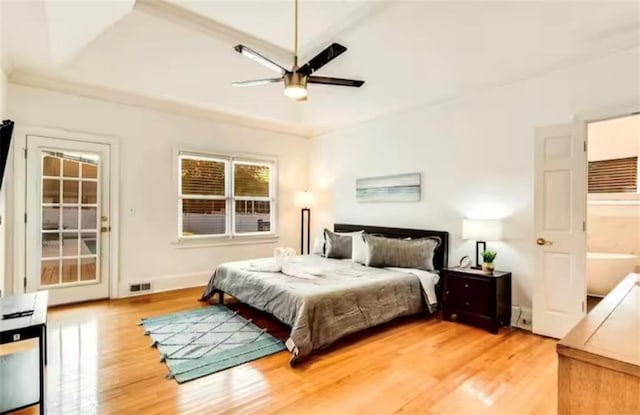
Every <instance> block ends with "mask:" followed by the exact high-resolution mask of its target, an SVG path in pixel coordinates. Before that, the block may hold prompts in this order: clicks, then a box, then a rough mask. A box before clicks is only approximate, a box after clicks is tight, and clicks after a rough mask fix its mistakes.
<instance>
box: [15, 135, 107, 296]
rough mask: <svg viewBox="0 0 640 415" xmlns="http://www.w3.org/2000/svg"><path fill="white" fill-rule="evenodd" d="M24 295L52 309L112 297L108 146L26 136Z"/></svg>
mask: <svg viewBox="0 0 640 415" xmlns="http://www.w3.org/2000/svg"><path fill="white" fill-rule="evenodd" d="M26 149H27V153H26V154H27V157H26V159H27V160H26V179H27V180H26V217H25V220H26V278H25V291H26V292H33V291H37V290H41V289H46V290H49V303H50V305H58V304H66V303H73V302H81V301H87V300H94V299H100V298H108V297H109V286H110V285H109V284H110V278H111V275H110V274H111V272H110V271H111V270H110V266H109V265H110V262H111V261H110V251H111V250H110V238H109V232H110V231H111V228H110V224H109V218H110V211H109V209H110V197H111V195H110V179H111V177H110V169H109V167H110V156H111V149H110V146H109V145H108V144H100V143H93V142H84V141H76V140H66V139H59V138H51V137H42V136H35V135H28V136H27V137H26Z"/></svg>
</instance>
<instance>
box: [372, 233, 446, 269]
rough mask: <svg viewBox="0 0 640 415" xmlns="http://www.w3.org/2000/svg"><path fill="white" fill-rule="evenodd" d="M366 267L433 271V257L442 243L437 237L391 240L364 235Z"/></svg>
mask: <svg viewBox="0 0 640 415" xmlns="http://www.w3.org/2000/svg"><path fill="white" fill-rule="evenodd" d="M364 239H365V241H366V242H367V248H368V250H367V260H366V262H365V265H366V266H368V267H398V268H416V269H423V270H426V271H433V270H435V267H434V265H433V255H434V253H435V250H436V248H437V247H438V246H440V243H442V241H441V240H440V238H438V237H428V238H420V239H411V240H406V239H393V238H385V237H381V236H373V235H368V234H365V235H364Z"/></svg>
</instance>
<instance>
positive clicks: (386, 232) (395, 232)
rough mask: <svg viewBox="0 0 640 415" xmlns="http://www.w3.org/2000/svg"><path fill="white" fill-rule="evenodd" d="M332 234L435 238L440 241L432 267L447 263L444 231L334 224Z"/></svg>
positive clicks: (447, 249)
mask: <svg viewBox="0 0 640 415" xmlns="http://www.w3.org/2000/svg"><path fill="white" fill-rule="evenodd" d="M333 230H334V232H357V231H365V232H367V233H377V234H380V235H383V236H386V237H387V238H412V239H417V238H426V237H429V236H437V237H438V238H440V239H441V240H442V243H441V244H440V246H439V247H438V248H437V249H436V252H435V254H434V256H433V265H434V267H435V268H436V270H437V271H440V270H441V269H443V268H446V267H447V266H448V263H449V232H445V231H429V230H423V229H404V228H385V227H382V226H367V225H348V224H344V223H336V224H334V225H333Z"/></svg>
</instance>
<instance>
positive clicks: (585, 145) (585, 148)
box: [582, 141, 587, 153]
mask: <svg viewBox="0 0 640 415" xmlns="http://www.w3.org/2000/svg"><path fill="white" fill-rule="evenodd" d="M582 144H583V149H584V152H585V153H586V152H587V142H586V141H584V142H583V143H582Z"/></svg>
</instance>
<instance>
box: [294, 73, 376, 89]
mask: <svg viewBox="0 0 640 415" xmlns="http://www.w3.org/2000/svg"><path fill="white" fill-rule="evenodd" d="M307 82H309V83H310V84H325V85H340V86H353V87H356V88H359V87H361V86H362V85H363V84H364V81H356V80H355V79H343V78H330V77H327V76H310V77H309V80H308V81H307Z"/></svg>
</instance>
